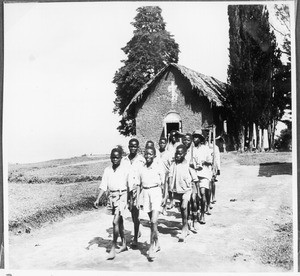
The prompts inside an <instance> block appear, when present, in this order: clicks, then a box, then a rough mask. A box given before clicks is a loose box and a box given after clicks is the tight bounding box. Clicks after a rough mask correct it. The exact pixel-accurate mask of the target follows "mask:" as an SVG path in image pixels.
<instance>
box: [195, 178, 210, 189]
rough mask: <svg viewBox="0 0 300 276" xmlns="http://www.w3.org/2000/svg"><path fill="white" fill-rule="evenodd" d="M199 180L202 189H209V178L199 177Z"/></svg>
mask: <svg viewBox="0 0 300 276" xmlns="http://www.w3.org/2000/svg"><path fill="white" fill-rule="evenodd" d="M198 179H199V187H200V188H205V189H209V182H210V181H209V180H208V179H207V178H204V177H199V176H198Z"/></svg>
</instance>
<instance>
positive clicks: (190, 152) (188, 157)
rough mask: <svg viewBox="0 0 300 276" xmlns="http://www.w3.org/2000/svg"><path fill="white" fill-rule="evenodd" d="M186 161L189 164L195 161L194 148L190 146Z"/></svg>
mask: <svg viewBox="0 0 300 276" xmlns="http://www.w3.org/2000/svg"><path fill="white" fill-rule="evenodd" d="M185 159H186V161H187V162H188V163H190V162H191V161H193V157H192V146H190V147H189V148H188V149H187V151H186V155H185Z"/></svg>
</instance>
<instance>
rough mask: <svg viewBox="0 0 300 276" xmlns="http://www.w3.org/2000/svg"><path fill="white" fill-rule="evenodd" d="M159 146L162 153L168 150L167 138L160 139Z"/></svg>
mask: <svg viewBox="0 0 300 276" xmlns="http://www.w3.org/2000/svg"><path fill="white" fill-rule="evenodd" d="M158 146H159V149H158V150H159V151H160V152H164V151H165V150H166V147H167V139H166V138H160V139H159V142H158Z"/></svg>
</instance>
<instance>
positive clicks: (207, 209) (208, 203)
mask: <svg viewBox="0 0 300 276" xmlns="http://www.w3.org/2000/svg"><path fill="white" fill-rule="evenodd" d="M211 189H212V182H211V181H210V182H209V189H205V197H206V207H205V212H206V214H207V215H211V212H210V209H212V208H211V200H210V199H211Z"/></svg>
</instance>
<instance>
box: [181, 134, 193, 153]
mask: <svg viewBox="0 0 300 276" xmlns="http://www.w3.org/2000/svg"><path fill="white" fill-rule="evenodd" d="M182 143H183V144H184V145H185V146H186V148H187V149H188V148H190V146H191V144H192V134H191V133H187V134H185V135H184V136H183V139H182Z"/></svg>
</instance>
